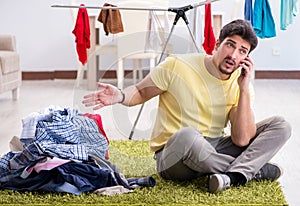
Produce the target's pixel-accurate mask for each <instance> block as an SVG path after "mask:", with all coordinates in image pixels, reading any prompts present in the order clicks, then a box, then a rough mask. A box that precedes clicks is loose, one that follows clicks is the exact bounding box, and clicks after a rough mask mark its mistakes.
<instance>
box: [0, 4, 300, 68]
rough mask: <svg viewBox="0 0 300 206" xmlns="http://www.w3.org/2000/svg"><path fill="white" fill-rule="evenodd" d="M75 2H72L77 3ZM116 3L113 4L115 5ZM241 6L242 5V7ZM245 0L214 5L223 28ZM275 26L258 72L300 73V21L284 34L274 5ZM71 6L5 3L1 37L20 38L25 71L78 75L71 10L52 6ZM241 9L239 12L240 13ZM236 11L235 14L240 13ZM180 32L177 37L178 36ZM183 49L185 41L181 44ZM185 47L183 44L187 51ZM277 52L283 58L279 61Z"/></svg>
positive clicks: (259, 55)
mask: <svg viewBox="0 0 300 206" xmlns="http://www.w3.org/2000/svg"><path fill="white" fill-rule="evenodd" d="M74 2H75V4H77V3H76V0H73V3H74ZM77 2H78V3H85V4H86V5H91V6H102V5H103V4H104V2H107V1H103V0H101V1H95V0H82V1H78V0H77ZM117 2H118V1H117V0H112V1H109V3H114V4H116V3H117ZM197 2H199V1H195V0H191V1H188V0H170V6H172V7H177V6H185V5H188V4H192V5H196V4H197ZM237 2H241V3H240V4H237ZM243 2H244V1H243V0H220V1H218V2H215V3H213V4H212V11H213V12H217V13H223V14H224V19H223V23H228V22H229V21H230V20H231V19H232V14H233V13H234V11H237V12H236V17H238V18H243ZM269 2H270V4H271V8H272V12H273V17H274V19H275V22H276V27H277V36H276V37H275V38H271V39H260V40H259V46H258V48H257V49H256V50H255V51H254V52H253V54H252V57H253V59H254V60H255V67H256V69H257V70H259V69H267V70H300V58H299V57H298V56H299V54H300V43H299V40H298V36H299V34H300V19H299V16H297V18H296V19H295V23H294V24H292V25H291V26H290V27H289V28H288V30H287V31H280V30H279V20H280V1H278V0H269ZM71 3H72V1H71V0H56V1H55V0H26V1H24V0H0V25H1V27H0V33H10V34H15V35H16V38H17V49H18V51H19V53H20V56H21V68H22V70H41V71H43V70H74V69H77V54H76V50H75V43H74V40H75V38H74V35H73V34H72V33H71V32H72V30H73V27H74V22H73V20H72V15H71V14H72V13H71V11H70V9H61V8H52V7H51V5H53V4H66V5H70V4H71ZM236 5H240V6H239V7H235V6H236ZM235 9H236V10H235ZM88 12H89V14H92V13H93V14H96V15H97V14H98V12H99V11H97V10H88ZM176 32H177V33H176ZM176 34H177V35H179V36H181V38H182V37H183V36H182V34H184V35H186V37H183V38H189V36H188V33H187V31H186V28H184V25H182V24H181V25H179V26H177V27H176V30H175V35H176ZM177 43H178V45H177V47H178V46H179V48H180V46H181V45H180V41H178V42H177ZM184 44H185V42H184V41H183V44H182V46H183V47H184V46H186V45H184ZM273 49H276V50H279V51H280V55H278V56H274V55H273Z"/></svg>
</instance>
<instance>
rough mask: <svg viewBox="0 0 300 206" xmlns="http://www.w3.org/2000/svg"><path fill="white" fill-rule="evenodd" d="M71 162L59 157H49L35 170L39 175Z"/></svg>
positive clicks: (35, 167)
mask: <svg viewBox="0 0 300 206" xmlns="http://www.w3.org/2000/svg"><path fill="white" fill-rule="evenodd" d="M70 161H71V160H65V159H60V158H57V157H53V158H50V157H47V159H46V161H45V162H39V163H37V164H36V165H35V166H34V167H33V168H34V170H35V171H36V172H37V173H39V172H40V171H42V170H52V169H53V168H56V167H58V166H60V165H63V164H65V163H67V162H70Z"/></svg>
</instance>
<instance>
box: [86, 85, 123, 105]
mask: <svg viewBox="0 0 300 206" xmlns="http://www.w3.org/2000/svg"><path fill="white" fill-rule="evenodd" d="M97 85H98V87H99V88H100V90H99V91H96V92H94V93H91V94H88V95H85V96H84V97H83V98H84V100H83V101H82V103H83V104H84V105H85V106H86V107H91V106H95V107H94V108H93V109H94V110H97V109H100V108H102V107H104V106H108V105H112V104H116V103H120V102H121V101H122V100H123V94H122V92H121V90H119V89H118V88H117V87H115V86H113V85H111V84H103V83H97Z"/></svg>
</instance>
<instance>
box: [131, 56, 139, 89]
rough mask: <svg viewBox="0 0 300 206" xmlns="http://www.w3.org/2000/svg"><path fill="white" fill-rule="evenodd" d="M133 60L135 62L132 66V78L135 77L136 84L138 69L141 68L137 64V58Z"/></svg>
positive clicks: (134, 82)
mask: <svg viewBox="0 0 300 206" xmlns="http://www.w3.org/2000/svg"><path fill="white" fill-rule="evenodd" d="M132 61H133V62H132V64H133V68H132V79H133V84H136V70H137V69H139V68H137V66H136V61H137V60H136V59H133V60H132Z"/></svg>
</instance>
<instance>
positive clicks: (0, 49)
mask: <svg viewBox="0 0 300 206" xmlns="http://www.w3.org/2000/svg"><path fill="white" fill-rule="evenodd" d="M0 70H1V71H0V93H3V92H6V91H12V98H13V100H17V99H18V98H19V87H20V85H21V82H22V80H21V78H22V77H21V70H20V60H19V54H18V53H17V51H16V38H15V36H14V35H9V34H0Z"/></svg>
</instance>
